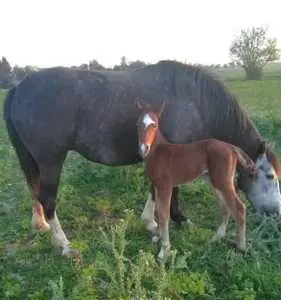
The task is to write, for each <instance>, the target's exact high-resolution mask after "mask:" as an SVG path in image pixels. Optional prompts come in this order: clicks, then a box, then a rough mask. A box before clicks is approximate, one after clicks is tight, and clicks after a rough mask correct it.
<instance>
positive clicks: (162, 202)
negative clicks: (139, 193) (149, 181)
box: [155, 187, 172, 261]
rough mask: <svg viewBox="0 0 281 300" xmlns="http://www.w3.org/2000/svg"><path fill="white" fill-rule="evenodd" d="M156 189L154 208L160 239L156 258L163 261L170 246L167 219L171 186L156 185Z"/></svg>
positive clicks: (168, 216)
mask: <svg viewBox="0 0 281 300" xmlns="http://www.w3.org/2000/svg"><path fill="white" fill-rule="evenodd" d="M155 191H156V193H155V194H156V209H157V215H158V229H159V236H160V240H161V249H160V252H159V253H158V257H157V259H158V260H159V261H163V260H164V259H165V256H166V254H167V252H168V250H169V249H170V248H171V243H170V238H169V219H170V204H171V196H172V187H157V189H155Z"/></svg>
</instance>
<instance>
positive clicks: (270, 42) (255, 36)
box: [230, 27, 280, 79]
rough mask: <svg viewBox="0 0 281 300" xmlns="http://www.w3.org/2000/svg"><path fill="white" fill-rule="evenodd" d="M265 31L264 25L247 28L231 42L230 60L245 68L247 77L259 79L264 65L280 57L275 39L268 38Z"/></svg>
mask: <svg viewBox="0 0 281 300" xmlns="http://www.w3.org/2000/svg"><path fill="white" fill-rule="evenodd" d="M267 33H268V29H267V28H264V27H252V28H248V29H245V30H242V31H241V33H240V36H239V37H237V38H236V39H235V40H234V41H233V42H232V44H231V47H230V54H231V56H232V60H233V62H235V63H237V64H238V65H240V66H241V67H242V68H243V69H244V70H245V72H246V78H247V79H260V78H261V77H262V72H263V69H264V67H265V66H266V65H267V64H268V63H269V62H271V61H275V60H277V59H279V58H280V49H278V47H277V40H276V39H273V38H268V37H267Z"/></svg>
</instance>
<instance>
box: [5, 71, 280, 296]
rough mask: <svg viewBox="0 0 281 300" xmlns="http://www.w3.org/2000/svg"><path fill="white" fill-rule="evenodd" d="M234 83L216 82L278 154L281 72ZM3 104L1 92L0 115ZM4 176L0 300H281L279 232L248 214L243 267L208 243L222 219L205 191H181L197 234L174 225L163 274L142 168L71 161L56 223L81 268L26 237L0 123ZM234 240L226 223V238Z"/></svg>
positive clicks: (199, 185) (26, 222)
mask: <svg viewBox="0 0 281 300" xmlns="http://www.w3.org/2000/svg"><path fill="white" fill-rule="evenodd" d="M237 72H238V71H237ZM237 74H238V73H235V72H233V73H232V74H228V75H227V76H226V74H223V75H224V76H222V77H223V79H224V80H225V82H226V85H227V86H228V87H229V89H230V90H231V91H232V92H233V93H235V94H236V95H237V96H238V99H239V101H240V102H241V103H242V104H243V105H244V106H246V107H247V109H248V111H249V113H250V115H251V116H252V117H253V119H254V121H255V122H256V124H257V126H258V128H259V129H260V130H261V132H262V133H263V134H264V136H265V137H266V138H268V139H270V140H273V141H274V142H275V144H276V148H277V151H278V152H279V154H281V84H280V83H281V68H280V70H279V69H278V70H271V72H269V71H267V72H266V76H265V78H264V80H262V81H259V82H257V81H250V82H249V81H244V80H243V75H242V73H239V75H237ZM221 75H222V74H221ZM235 76H236V77H235ZM233 78H236V80H229V79H233ZM4 94H5V93H4V92H3V91H0V104H1V107H2V102H3V98H4ZM1 114H2V108H1ZM0 174H1V176H0V261H1V263H0V299H33V300H35V299H81V300H82V299H164V297H166V298H165V299H229V300H233V299H245V300H253V299H264V300H265V299H266V300H270V299H280V297H281V296H280V295H281V284H280V282H281V233H280V230H279V229H280V223H281V222H280V221H279V220H273V219H271V218H267V219H264V220H263V221H262V223H260V222H261V219H260V217H258V216H256V215H254V214H253V211H252V209H251V208H250V207H249V209H248V211H247V214H248V228H247V238H248V241H247V242H248V247H249V249H250V250H251V252H250V254H248V255H247V256H246V257H243V256H242V255H241V254H238V253H236V252H235V251H233V250H232V249H231V248H229V247H228V246H227V245H226V244H225V243H224V242H219V243H210V239H211V237H212V236H213V234H214V233H215V229H216V227H217V225H218V224H219V221H220V218H219V214H218V211H217V204H216V202H215V201H214V199H213V196H212V194H211V193H210V189H209V187H208V186H207V185H206V184H204V183H203V182H201V181H197V182H196V183H193V184H190V185H189V186H186V187H184V188H182V190H181V195H180V198H181V199H182V202H183V205H184V210H185V214H186V215H188V217H189V218H190V219H191V220H192V222H193V223H194V225H193V226H191V227H190V228H189V229H187V230H184V229H178V228H176V227H175V226H174V224H171V228H170V234H171V241H172V245H173V249H177V254H176V257H175V261H174V262H172V263H170V264H169V265H168V266H167V267H166V268H162V267H158V266H157V265H156V264H155V262H154V255H155V253H156V250H157V248H156V247H155V246H153V245H152V244H151V241H150V238H149V236H148V234H147V232H146V230H145V229H144V226H143V224H142V223H141V222H140V220H139V219H140V214H141V211H142V208H143V206H144V204H145V200H146V193H147V185H146V179H145V178H144V176H143V168H142V165H141V164H140V165H138V166H135V167H127V168H110V167H104V166H100V165H96V164H93V163H89V162H87V161H86V160H85V159H83V158H81V157H80V156H78V155H76V154H74V153H71V154H70V155H69V157H68V159H67V162H66V164H65V167H64V172H63V177H62V180H61V186H60V191H59V199H60V205H59V209H58V214H59V217H60V220H61V223H62V225H63V227H64V229H65V231H66V232H67V234H68V236H69V237H70V238H71V240H72V242H73V245H74V246H75V247H77V248H79V249H80V250H81V251H82V253H83V261H76V260H72V259H67V258H64V257H61V255H60V253H59V252H58V251H57V250H55V249H54V248H53V247H52V246H51V245H50V243H49V236H48V234H39V233H36V232H35V231H34V230H33V229H32V228H31V197H30V195H29V192H28V190H27V187H26V186H25V182H24V179H23V175H22V173H21V171H20V169H19V165H18V161H17V159H16V156H15V153H14V151H13V149H12V148H11V146H10V143H9V141H8V139H7V135H6V130H5V127H4V122H3V118H2V115H1V118H0ZM127 210H129V212H127V213H126V211H127ZM234 230H235V227H234V225H233V223H232V224H231V226H230V232H231V231H232V232H234Z"/></svg>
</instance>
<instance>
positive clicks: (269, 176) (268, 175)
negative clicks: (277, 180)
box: [266, 174, 274, 180]
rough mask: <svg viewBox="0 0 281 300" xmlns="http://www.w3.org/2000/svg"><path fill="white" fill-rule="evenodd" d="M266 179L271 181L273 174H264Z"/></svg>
mask: <svg viewBox="0 0 281 300" xmlns="http://www.w3.org/2000/svg"><path fill="white" fill-rule="evenodd" d="M266 178H267V179H270V180H272V179H274V175H273V174H266Z"/></svg>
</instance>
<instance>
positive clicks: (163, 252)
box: [156, 247, 170, 264]
mask: <svg viewBox="0 0 281 300" xmlns="http://www.w3.org/2000/svg"><path fill="white" fill-rule="evenodd" d="M169 250H170V247H169V248H166V249H164V248H161V250H160V252H159V253H158V255H157V258H156V261H157V262H158V263H159V264H163V263H165V262H166V260H167V257H168V254H169Z"/></svg>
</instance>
